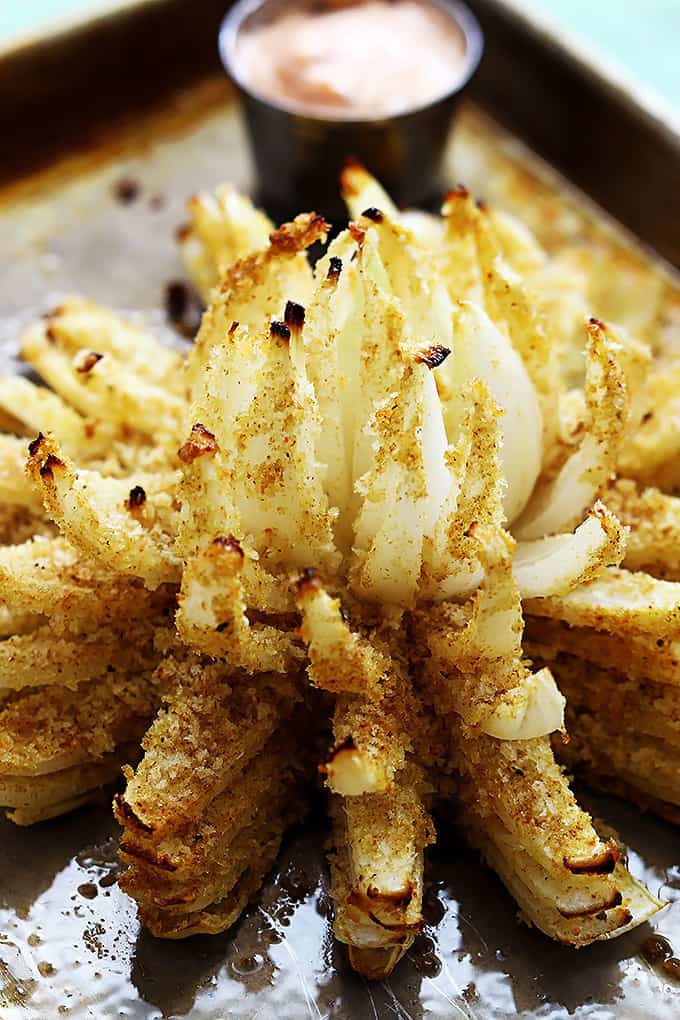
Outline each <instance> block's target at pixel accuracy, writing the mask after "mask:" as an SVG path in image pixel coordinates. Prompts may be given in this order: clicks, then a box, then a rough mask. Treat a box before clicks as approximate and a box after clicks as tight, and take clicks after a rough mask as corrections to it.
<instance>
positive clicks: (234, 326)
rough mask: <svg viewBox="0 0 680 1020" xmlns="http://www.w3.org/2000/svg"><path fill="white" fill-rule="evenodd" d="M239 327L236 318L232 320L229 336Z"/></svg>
mask: <svg viewBox="0 0 680 1020" xmlns="http://www.w3.org/2000/svg"><path fill="white" fill-rule="evenodd" d="M237 329H238V322H236V320H234V321H233V322H232V324H231V326H230V327H229V336H233V335H234V333H235V332H236V330H237Z"/></svg>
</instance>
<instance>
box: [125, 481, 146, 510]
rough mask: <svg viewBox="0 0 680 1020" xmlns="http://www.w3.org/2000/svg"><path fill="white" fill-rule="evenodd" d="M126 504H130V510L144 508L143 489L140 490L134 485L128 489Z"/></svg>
mask: <svg viewBox="0 0 680 1020" xmlns="http://www.w3.org/2000/svg"><path fill="white" fill-rule="evenodd" d="M128 503H129V504H130V508H131V509H134V508H136V507H140V506H144V504H145V503H146V493H145V492H144V489H143V488H142V486H141V485H134V486H133V487H132V488H131V489H130V495H129V497H128Z"/></svg>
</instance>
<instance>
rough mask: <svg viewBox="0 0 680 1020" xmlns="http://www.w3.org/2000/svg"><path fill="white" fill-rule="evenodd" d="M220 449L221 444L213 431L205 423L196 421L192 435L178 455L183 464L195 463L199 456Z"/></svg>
mask: <svg viewBox="0 0 680 1020" xmlns="http://www.w3.org/2000/svg"><path fill="white" fill-rule="evenodd" d="M218 450H219V446H218V445H217V440H216V439H215V436H214V435H213V434H212V432H210V430H209V429H207V428H206V427H205V425H201V423H200V422H196V424H195V425H192V427H191V435H190V436H189V438H188V439H187V441H186V443H185V444H184V446H182V447H181V448H180V450H179V451H178V454H177V456H178V457H179V459H180V460H181V461H182V463H183V464H193V462H194V461H195V460H196V458H197V457H203V456H204V455H205V454H206V453H217V451H218Z"/></svg>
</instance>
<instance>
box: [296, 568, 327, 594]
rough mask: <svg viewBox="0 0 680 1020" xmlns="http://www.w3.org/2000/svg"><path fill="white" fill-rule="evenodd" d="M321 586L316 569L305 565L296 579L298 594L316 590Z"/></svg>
mask: <svg viewBox="0 0 680 1020" xmlns="http://www.w3.org/2000/svg"><path fill="white" fill-rule="evenodd" d="M320 587H321V584H320V582H319V578H318V577H317V576H316V571H314V570H313V569H312V567H305V569H304V570H303V571H302V573H301V574H300V576H299V577H298V579H297V581H296V588H297V590H298V594H300V595H304V594H305V593H306V592H311V591H316V590H317V589H318V588H320Z"/></svg>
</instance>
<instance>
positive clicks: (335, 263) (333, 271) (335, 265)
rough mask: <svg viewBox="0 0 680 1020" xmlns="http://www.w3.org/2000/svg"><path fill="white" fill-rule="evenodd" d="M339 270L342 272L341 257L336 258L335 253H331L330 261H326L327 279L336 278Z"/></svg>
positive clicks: (338, 275)
mask: <svg viewBox="0 0 680 1020" xmlns="http://www.w3.org/2000/svg"><path fill="white" fill-rule="evenodd" d="M341 272H342V259H341V258H338V256H337V255H332V256H331V259H330V262H329V263H328V279H329V280H338V279H339V277H340V273H341Z"/></svg>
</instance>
